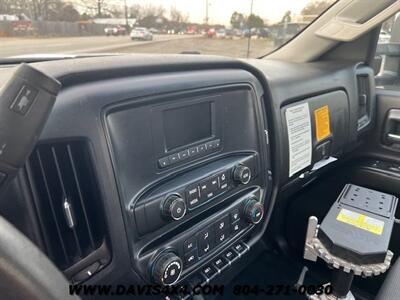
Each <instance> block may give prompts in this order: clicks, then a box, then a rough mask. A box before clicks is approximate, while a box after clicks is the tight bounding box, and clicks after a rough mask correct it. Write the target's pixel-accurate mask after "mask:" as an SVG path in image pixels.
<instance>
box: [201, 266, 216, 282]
mask: <svg viewBox="0 0 400 300" xmlns="http://www.w3.org/2000/svg"><path fill="white" fill-rule="evenodd" d="M217 273H218V271H217V269H216V268H215V267H213V266H212V265H208V266H206V267H204V269H203V270H202V271H201V274H203V275H204V277H206V278H207V279H211V278H213V277H214V276H215V275H217Z"/></svg>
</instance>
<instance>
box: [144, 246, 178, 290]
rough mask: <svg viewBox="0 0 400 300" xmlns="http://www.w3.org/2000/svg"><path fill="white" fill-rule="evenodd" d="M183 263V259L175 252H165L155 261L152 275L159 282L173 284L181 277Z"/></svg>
mask: <svg viewBox="0 0 400 300" xmlns="http://www.w3.org/2000/svg"><path fill="white" fill-rule="evenodd" d="M182 265H183V264H182V260H181V259H180V258H179V257H178V256H176V255H175V254H174V253H172V252H168V253H163V254H161V255H160V256H159V257H158V258H157V259H156V261H155V262H154V264H153V266H152V272H151V277H152V279H153V280H154V282H155V283H157V284H161V285H173V284H175V283H176V282H177V281H178V280H179V278H180V277H181V273H182Z"/></svg>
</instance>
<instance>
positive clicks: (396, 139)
mask: <svg viewBox="0 0 400 300" xmlns="http://www.w3.org/2000/svg"><path fill="white" fill-rule="evenodd" d="M386 139H387V140H388V141H389V142H391V143H396V144H398V143H400V135H399V134H394V133H388V135H387V137H386Z"/></svg>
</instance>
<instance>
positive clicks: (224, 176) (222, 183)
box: [218, 171, 228, 191]
mask: <svg viewBox="0 0 400 300" xmlns="http://www.w3.org/2000/svg"><path fill="white" fill-rule="evenodd" d="M218 181H219V189H220V190H221V191H225V190H226V189H228V172H227V171H225V172H223V173H221V174H220V175H219V176H218Z"/></svg>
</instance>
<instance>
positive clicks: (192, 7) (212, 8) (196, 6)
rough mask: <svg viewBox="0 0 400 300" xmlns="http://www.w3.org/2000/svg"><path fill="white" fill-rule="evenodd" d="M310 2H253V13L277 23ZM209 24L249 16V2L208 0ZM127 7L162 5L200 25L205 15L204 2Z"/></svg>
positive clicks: (163, 0)
mask: <svg viewBox="0 0 400 300" xmlns="http://www.w3.org/2000/svg"><path fill="white" fill-rule="evenodd" d="M311 1H312V0H254V4H253V13H255V14H257V15H260V16H261V17H262V18H263V19H267V20H269V21H271V22H277V21H280V20H281V19H282V16H283V15H284V13H285V12H287V11H288V10H290V11H292V13H294V14H297V13H300V11H301V10H302V9H303V8H304V7H305V6H306V5H307V3H308V2H311ZM208 2H209V22H210V23H218V24H229V21H230V18H231V15H232V13H233V12H234V11H238V12H241V13H244V14H247V15H249V14H250V6H251V0H208ZM127 4H128V6H130V5H132V4H140V5H146V4H153V5H162V6H164V7H165V8H166V9H167V10H168V9H169V8H170V7H173V6H174V7H176V8H177V9H179V10H180V11H182V12H185V13H187V14H188V15H189V19H190V21H191V22H196V23H202V22H204V19H205V14H206V0H127Z"/></svg>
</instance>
